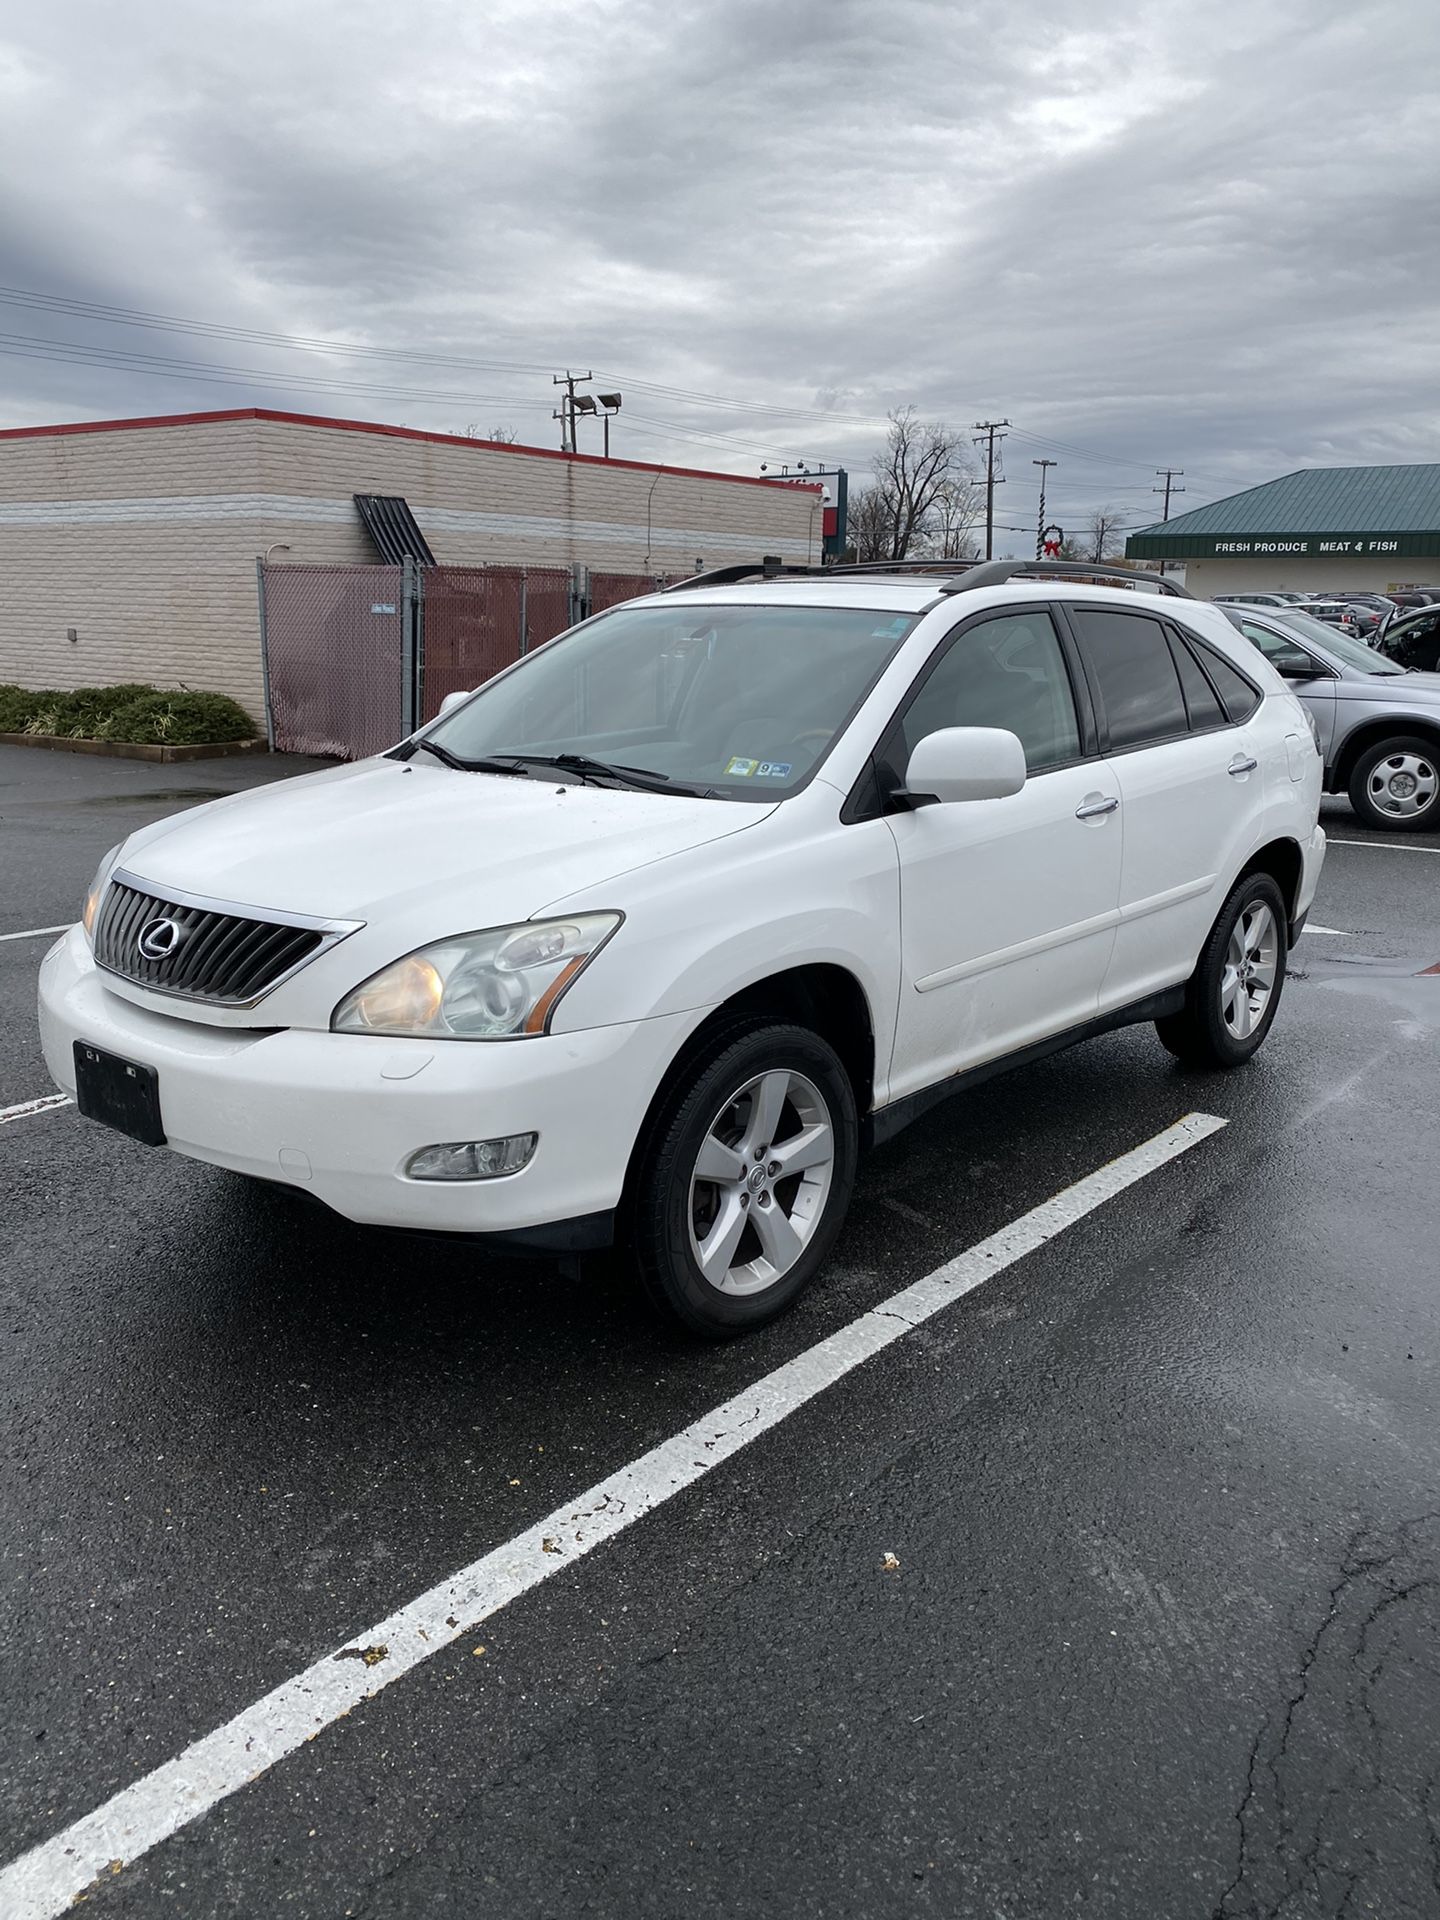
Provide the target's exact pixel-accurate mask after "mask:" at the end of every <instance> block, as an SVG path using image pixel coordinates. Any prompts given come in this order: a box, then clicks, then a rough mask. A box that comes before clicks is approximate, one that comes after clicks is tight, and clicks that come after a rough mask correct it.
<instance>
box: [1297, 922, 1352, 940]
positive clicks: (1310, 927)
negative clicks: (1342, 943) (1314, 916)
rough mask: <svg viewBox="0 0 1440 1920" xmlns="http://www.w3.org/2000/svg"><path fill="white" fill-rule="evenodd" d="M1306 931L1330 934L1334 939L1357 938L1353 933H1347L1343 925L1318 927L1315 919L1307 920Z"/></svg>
mask: <svg viewBox="0 0 1440 1920" xmlns="http://www.w3.org/2000/svg"><path fill="white" fill-rule="evenodd" d="M1305 931H1306V933H1324V934H1328V935H1329V937H1330V939H1332V940H1353V939H1354V938H1355V936H1354V934H1353V933H1347V932H1346V931H1345V929H1344V928H1343V927H1317V926H1316V924H1315V922H1314V921H1313V920H1307V921H1306V922H1305Z"/></svg>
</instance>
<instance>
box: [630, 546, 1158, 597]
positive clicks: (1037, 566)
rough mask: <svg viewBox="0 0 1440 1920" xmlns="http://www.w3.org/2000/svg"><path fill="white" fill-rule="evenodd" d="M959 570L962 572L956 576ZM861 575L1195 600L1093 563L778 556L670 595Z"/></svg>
mask: <svg viewBox="0 0 1440 1920" xmlns="http://www.w3.org/2000/svg"><path fill="white" fill-rule="evenodd" d="M956 568H960V569H962V571H960V572H956ZM856 573H872V574H874V573H878V574H885V573H938V574H943V575H944V576H945V578H944V580H943V582H942V583H941V586H940V592H941V593H942V594H948V593H972V592H974V591H976V590H977V589H978V588H980V587H1003V586H1004V585H1005V583H1006V581H1007V580H1017V579H1036V578H1040V579H1060V580H1119V581H1121V582H1123V583H1124V584H1126V585H1129V584H1130V583H1132V582H1134V583H1136V584H1138V585H1140V586H1144V587H1153V588H1154V590H1155V591H1156V593H1169V594H1173V595H1174V596H1175V598H1176V599H1179V600H1193V599H1194V598H1195V596H1194V594H1193V593H1187V592H1186V591H1185V589H1184V587H1182V586H1181V585H1180V584H1179V582H1178V581H1175V580H1170V579H1167V577H1166V576H1165V575H1164V574H1163V573H1149V572H1147V571H1146V570H1145V569H1144V568H1143V567H1106V566H1101V565H1100V564H1099V562H1098V561H1090V560H934V559H927V560H850V561H841V562H839V563H838V564H837V565H835V566H829V567H814V566H804V565H795V564H792V563H790V562H788V561H784V560H782V559H781V558H780V556H779V555H778V554H774V553H767V554H765V555H764V556H763V557H762V558H761V559H760V560H746V561H741V562H739V563H737V564H736V565H734V566H730V567H713V568H712V569H711V570H710V571H709V572H708V573H692V574H691V575H690V577H689V579H688V580H672V581H671V583H670V585H669V586H668V587H666V588H665V589H664V591H665V592H666V593H680V592H681V591H683V590H684V589H686V588H688V587H730V586H734V585H735V584H736V583H737V582H738V581H741V580H779V579H782V578H784V579H811V580H829V579H832V578H834V577H836V576H837V575H842V574H843V575H845V576H847V577H848V576H849V575H851V574H856Z"/></svg>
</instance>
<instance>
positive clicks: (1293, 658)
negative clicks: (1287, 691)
mask: <svg viewBox="0 0 1440 1920" xmlns="http://www.w3.org/2000/svg"><path fill="white" fill-rule="evenodd" d="M1270 664H1271V666H1272V667H1274V669H1275V671H1276V672H1277V673H1278V674H1279V676H1280V678H1281V679H1282V680H1313V679H1314V678H1315V677H1316V675H1317V674H1318V672H1319V668H1318V667H1317V666H1316V665H1315V662H1314V661H1313V660H1312V659H1311V658H1310V656H1309V654H1308V653H1272V654H1271V656H1270Z"/></svg>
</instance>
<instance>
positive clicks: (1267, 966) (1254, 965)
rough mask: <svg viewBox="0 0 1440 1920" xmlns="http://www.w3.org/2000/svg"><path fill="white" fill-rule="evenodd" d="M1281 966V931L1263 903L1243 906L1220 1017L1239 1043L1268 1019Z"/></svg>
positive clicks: (1223, 980) (1224, 975) (1224, 977)
mask: <svg viewBox="0 0 1440 1920" xmlns="http://www.w3.org/2000/svg"><path fill="white" fill-rule="evenodd" d="M1279 965H1280V929H1279V927H1278V925H1277V924H1276V920H1275V915H1274V914H1273V913H1272V912H1271V911H1270V909H1269V907H1268V906H1266V904H1265V902H1264V901H1263V900H1254V901H1252V902H1251V903H1250V904H1249V905H1248V906H1245V907H1242V908H1241V910H1240V915H1239V918H1238V919H1237V920H1236V922H1235V925H1234V927H1233V928H1232V929H1231V932H1230V942H1229V945H1228V946H1227V948H1226V950H1225V965H1224V968H1223V969H1222V971H1221V974H1220V1017H1221V1019H1222V1020H1223V1021H1224V1022H1225V1025H1226V1027H1227V1028H1228V1030H1229V1031H1230V1033H1231V1034H1232V1036H1233V1037H1234V1038H1235V1039H1236V1040H1248V1039H1249V1037H1250V1035H1251V1034H1252V1033H1254V1031H1255V1029H1256V1028H1257V1027H1258V1026H1259V1025H1260V1023H1261V1021H1262V1020H1263V1019H1264V1018H1265V1014H1266V1011H1267V1009H1268V1008H1269V1005H1270V1001H1271V997H1272V996H1273V994H1274V992H1275V977H1276V973H1277V970H1278V968H1279Z"/></svg>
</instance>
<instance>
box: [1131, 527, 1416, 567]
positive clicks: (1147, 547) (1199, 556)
mask: <svg viewBox="0 0 1440 1920" xmlns="http://www.w3.org/2000/svg"><path fill="white" fill-rule="evenodd" d="M1125 551H1126V553H1127V554H1128V555H1129V556H1130V558H1131V559H1132V560H1208V559H1211V558H1214V559H1218V560H1295V559H1300V558H1302V557H1313V558H1316V559H1324V560H1366V559H1382V558H1384V557H1386V556H1387V555H1391V554H1401V553H1406V554H1415V555H1420V554H1440V532H1434V533H1345V532H1340V533H1256V534H1242V535H1235V536H1232V535H1229V534H1213V533H1203V534H1199V533H1191V534H1184V533H1166V532H1164V531H1163V530H1162V529H1160V528H1158V527H1157V528H1156V529H1155V531H1154V532H1153V533H1134V534H1131V536H1130V538H1129V540H1127V541H1126V543H1125Z"/></svg>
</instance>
